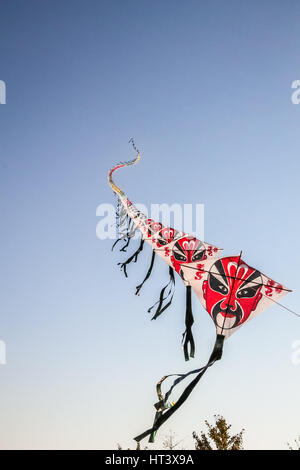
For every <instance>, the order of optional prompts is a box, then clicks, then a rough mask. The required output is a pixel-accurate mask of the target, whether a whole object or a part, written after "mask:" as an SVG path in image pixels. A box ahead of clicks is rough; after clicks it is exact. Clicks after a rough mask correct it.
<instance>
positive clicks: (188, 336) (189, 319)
mask: <svg viewBox="0 0 300 470" xmlns="http://www.w3.org/2000/svg"><path fill="white" fill-rule="evenodd" d="M193 323H194V317H193V312H192V291H191V286H186V312H185V327H186V329H185V332H184V333H183V335H182V342H183V343H184V344H183V352H184V358H185V360H186V361H188V360H189V358H190V357H195V341H194V338H193V333H192V326H193ZM189 345H190V352H189V350H188V346H189Z"/></svg>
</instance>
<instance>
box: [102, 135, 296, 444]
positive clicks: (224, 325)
mask: <svg viewBox="0 0 300 470" xmlns="http://www.w3.org/2000/svg"><path fill="white" fill-rule="evenodd" d="M131 141H132V144H133V147H134V149H135V150H136V151H137V157H136V158H135V159H133V160H130V161H128V162H125V163H120V164H118V165H116V166H115V167H114V168H112V169H111V170H110V172H109V175H108V181H109V184H110V186H111V188H112V189H113V191H114V192H115V193H116V194H117V196H118V198H119V210H118V212H117V215H118V219H119V225H120V226H121V225H124V221H125V220H127V222H128V223H127V226H126V230H125V232H124V231H123V233H121V235H120V237H119V239H118V240H117V241H116V242H115V243H114V245H113V247H114V246H115V245H116V244H117V243H118V242H119V241H122V240H123V241H124V245H123V247H122V248H121V249H120V251H126V249H127V247H128V245H129V242H130V240H131V238H132V236H133V234H134V233H135V231H136V230H137V229H138V230H139V231H140V232H141V242H140V245H139V247H138V249H137V250H136V251H135V252H134V253H133V254H132V255H131V256H130V257H129V258H128V259H127V260H125V261H124V262H122V263H119V265H120V266H121V270H123V271H124V274H125V276H126V277H127V267H128V265H129V264H130V263H131V262H136V261H137V259H138V256H139V254H140V252H141V251H142V249H143V246H144V242H145V241H146V242H147V243H148V244H149V245H150V246H151V248H152V258H151V263H150V266H149V268H148V271H147V272H146V276H145V278H144V280H143V281H142V283H141V284H139V285H138V286H137V287H136V294H139V293H140V290H141V288H142V286H143V284H144V283H145V282H146V280H147V279H149V277H150V275H151V272H152V268H153V264H154V259H155V256H156V254H158V255H159V256H160V258H162V259H163V260H164V261H165V263H166V264H167V265H168V267H169V277H170V280H169V282H168V283H167V284H166V285H165V286H164V287H163V288H162V290H161V293H160V296H159V299H158V301H157V302H156V303H155V304H154V305H152V307H150V308H149V309H148V312H151V311H152V310H153V309H154V315H153V316H152V319H156V318H158V317H159V316H160V315H161V314H162V313H163V312H164V311H165V310H166V309H167V308H168V307H169V306H170V305H171V303H172V300H173V295H174V286H175V277H174V272H176V273H177V274H178V275H179V277H180V278H181V280H182V281H183V283H184V285H185V288H186V312H185V331H184V333H183V340H182V343H183V351H184V356H185V359H186V360H189V358H190V357H194V354H195V342H194V338H193V334H192V325H193V323H194V318H193V314H192V298H191V291H192V289H193V291H194V292H195V294H196V296H197V298H198V299H199V300H200V302H201V305H202V306H203V307H204V309H205V310H206V311H207V312H208V313H209V315H210V317H211V318H212V320H213V322H214V324H215V327H216V342H215V346H214V349H213V352H212V354H211V356H210V359H209V361H208V363H207V364H206V366H204V367H202V368H200V369H195V370H193V371H191V372H189V373H187V374H175V375H176V376H177V378H176V379H175V380H174V382H173V384H172V386H171V388H170V389H169V390H168V392H166V393H165V395H163V394H162V391H161V385H162V383H163V382H164V380H165V379H166V378H168V377H171V376H172V375H174V374H171V375H170V376H165V377H163V379H161V380H160V381H159V382H158V384H157V395H158V399H159V401H158V403H156V404H155V408H156V410H157V411H156V414H155V419H154V424H153V426H152V428H150V429H148V430H147V431H145V432H144V433H142V434H141V435H139V436H137V437H136V438H135V439H136V440H137V441H140V440H141V439H143V438H144V437H146V436H147V435H149V434H150V442H153V441H154V437H155V434H156V431H157V430H158V428H159V427H160V426H161V425H162V424H163V423H164V422H165V421H166V420H167V419H168V418H169V417H170V416H171V415H172V414H173V413H174V412H175V411H176V410H177V409H178V408H179V407H180V406H181V405H182V404H183V403H184V401H185V400H186V399H187V397H188V396H189V395H190V393H191V392H192V390H193V388H194V387H195V386H196V384H197V383H198V382H199V380H200V378H201V377H202V375H203V374H204V373H205V371H206V370H207V369H208V368H209V367H210V366H211V365H213V364H214V362H215V361H217V360H219V359H221V356H222V348H223V342H224V339H225V338H228V337H229V336H230V335H231V334H232V333H234V332H235V331H237V330H238V329H239V328H240V327H241V326H242V325H243V324H245V323H246V322H249V321H250V320H251V319H252V318H254V317H256V316H257V315H258V314H259V313H260V312H262V311H264V310H265V309H266V308H268V307H269V306H270V305H272V302H275V303H277V301H278V299H280V298H281V297H283V296H284V295H286V294H287V293H288V292H289V289H287V288H286V287H284V286H283V285H282V284H280V283H278V282H275V281H274V280H273V279H271V278H270V277H268V276H266V275H265V274H263V273H261V272H260V271H258V270H257V269H255V268H252V267H251V266H249V265H248V264H247V263H246V262H245V261H243V259H242V257H241V253H240V254H239V255H234V256H225V257H222V258H221V257H219V252H220V248H217V247H216V246H214V245H211V244H208V243H206V242H203V241H201V240H198V239H197V238H195V237H194V236H193V235H189V234H186V233H184V232H182V231H180V230H176V229H174V228H172V227H164V226H163V225H162V224H161V223H160V222H157V221H153V220H152V219H150V218H148V217H147V216H146V215H145V214H143V213H141V212H140V211H139V210H138V209H137V208H136V207H135V206H134V204H132V203H131V201H130V200H129V199H128V197H127V196H126V194H125V193H124V191H122V190H121V189H120V188H119V187H118V186H117V185H116V184H115V183H114V181H113V179H112V175H113V173H114V172H115V171H116V170H118V169H120V168H123V167H126V166H131V165H134V164H135V163H137V162H138V161H139V160H140V152H139V151H138V150H137V149H136V147H135V145H134V142H133V140H132V139H131ZM195 374H196V377H195V378H194V379H193V380H192V381H191V382H190V384H189V385H188V386H187V387H186V389H185V390H184V392H183V393H182V395H181V396H180V398H179V399H178V401H177V402H176V403H175V404H174V403H173V402H171V404H170V402H169V401H168V400H169V398H170V395H171V392H172V391H173V389H174V387H175V386H176V385H177V384H179V383H180V382H181V381H182V380H184V379H186V378H187V377H189V376H190V375H195Z"/></svg>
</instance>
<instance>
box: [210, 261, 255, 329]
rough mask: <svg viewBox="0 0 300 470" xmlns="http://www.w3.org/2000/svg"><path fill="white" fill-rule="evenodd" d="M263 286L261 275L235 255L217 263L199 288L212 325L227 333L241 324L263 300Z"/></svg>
mask: <svg viewBox="0 0 300 470" xmlns="http://www.w3.org/2000/svg"><path fill="white" fill-rule="evenodd" d="M262 284H263V281H262V277H261V273H260V272H259V271H257V270H256V269H253V268H251V267H250V266H248V265H247V264H245V263H244V262H243V261H242V260H240V258H239V257H238V256H236V257H227V258H221V259H219V260H218V261H216V263H214V264H213V265H212V267H211V268H210V272H209V274H208V279H207V281H204V283H203V287H202V288H203V296H204V299H205V300H206V309H207V311H208V313H209V314H210V315H211V317H212V318H213V320H214V322H215V324H216V325H217V326H218V327H219V328H222V329H223V330H228V329H231V328H235V327H237V326H240V325H241V324H242V323H244V322H245V321H246V320H247V319H248V318H249V315H250V314H251V312H253V311H254V310H255V309H256V307H257V304H258V302H259V301H260V299H261V298H262V294H261V293H260V291H261V287H262Z"/></svg>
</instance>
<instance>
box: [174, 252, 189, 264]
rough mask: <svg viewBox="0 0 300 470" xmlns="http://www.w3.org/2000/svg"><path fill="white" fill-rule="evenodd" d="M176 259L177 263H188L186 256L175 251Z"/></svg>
mask: <svg viewBox="0 0 300 470" xmlns="http://www.w3.org/2000/svg"><path fill="white" fill-rule="evenodd" d="M174 258H175V259H176V260H177V261H186V260H187V258H186V256H184V255H181V254H180V253H179V252H178V251H176V250H174Z"/></svg>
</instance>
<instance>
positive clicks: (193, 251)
mask: <svg viewBox="0 0 300 470" xmlns="http://www.w3.org/2000/svg"><path fill="white" fill-rule="evenodd" d="M204 259H206V250H205V246H204V244H203V243H202V242H201V241H200V240H198V239H197V238H195V237H191V236H185V237H182V238H180V239H179V240H178V241H177V242H176V243H175V245H174V247H173V249H172V256H171V262H172V264H173V267H174V269H175V271H176V272H177V273H178V274H179V275H180V276H181V277H182V278H183V271H182V269H181V266H182V265H184V264H188V263H194V262H196V261H203V260H204Z"/></svg>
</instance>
